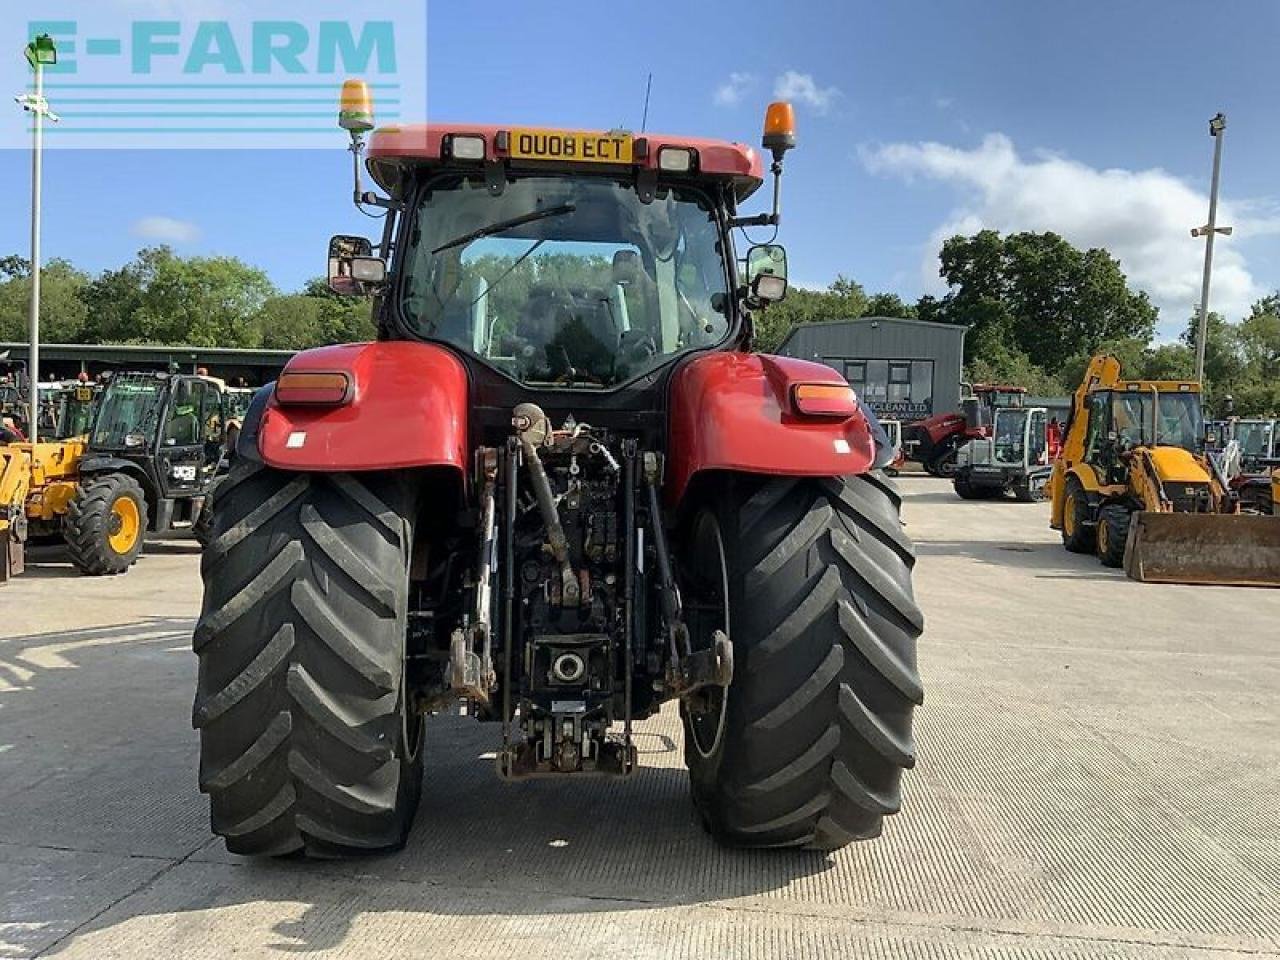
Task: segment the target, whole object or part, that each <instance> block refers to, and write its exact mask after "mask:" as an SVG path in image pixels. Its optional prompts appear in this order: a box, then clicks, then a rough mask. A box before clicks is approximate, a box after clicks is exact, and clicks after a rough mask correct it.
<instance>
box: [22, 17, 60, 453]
mask: <svg viewBox="0 0 1280 960" xmlns="http://www.w3.org/2000/svg"><path fill="white" fill-rule="evenodd" d="M26 55H27V62H28V63H29V64H31V69H32V70H34V71H35V74H36V88H35V93H34V94H23V95H22V96H20V97H17V98H16V99H17V101H18V103H19V104H20V105H21V106H22V109H23V110H25V111H27V112H28V113H30V114H32V115H33V117H34V123H35V139H34V142H33V147H32V151H31V315H30V317H29V318H28V335H29V337H30V340H31V354H30V356H29V357H28V359H27V379H28V381H29V382H30V390H31V396H30V406H29V407H28V410H27V419H28V423H29V426H28V428H27V432H28V435H29V436H28V439H30V441H31V442H32V443H35V442H36V440H37V438H38V433H39V430H40V427H39V424H40V192H41V186H42V184H41V177H42V174H43V158H44V157H43V155H44V121H45V118H46V117H47V118H48V119H49V120H50V121H52V122H53V123H57V122H58V118H57V116H56V115H55V114H54V113H53V112H52V111H50V109H49V104H48V102H47V101H46V100H45V98H44V68H45V67H48V66H53V65H54V64H56V63H57V62H58V48H57V47H56V46H55V45H54V43H53V38H52V37H50V36H49V35H48V34H47V33H43V34H41V35H40V36H38V37H36V38H35V39H34V40H32V41H31V42H30V43H29V44H27V48H26Z"/></svg>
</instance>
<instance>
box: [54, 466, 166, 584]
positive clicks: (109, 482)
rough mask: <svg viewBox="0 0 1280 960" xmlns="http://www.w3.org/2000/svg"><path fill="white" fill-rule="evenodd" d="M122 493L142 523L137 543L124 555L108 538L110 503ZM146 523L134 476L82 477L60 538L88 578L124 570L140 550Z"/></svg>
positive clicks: (144, 502)
mask: <svg viewBox="0 0 1280 960" xmlns="http://www.w3.org/2000/svg"><path fill="white" fill-rule="evenodd" d="M122 496H127V497H131V498H132V499H133V500H134V502H135V505H136V506H137V508H138V516H139V520H140V522H141V527H140V528H139V530H138V540H137V542H136V543H135V544H134V545H133V548H132V549H130V550H129V551H128V552H127V553H123V554H121V553H116V552H115V550H114V549H112V547H111V544H110V543H109V542H108V540H107V537H108V535H109V526H108V525H109V524H110V520H111V506H112V504H114V503H115V502H116V501H117V500H118V499H119V498H120V497H122ZM146 522H147V497H146V494H145V493H144V492H143V490H142V485H141V484H140V483H138V481H137V480H135V479H134V478H133V477H130V476H127V475H126V474H122V473H114V474H108V475H106V476H102V477H97V478H93V479H86V480H84V481H83V482H81V484H80V486H79V487H78V488H77V489H76V492H75V495H74V496H73V497H72V498H71V500H70V502H69V503H68V504H67V514H66V517H65V518H64V520H63V539H64V540H65V541H66V544H67V552H68V553H69V554H70V556H71V562H72V564H73V565H74V566H75V568H76V569H77V570H79V571H80V572H81V573H83V574H86V575H88V576H91V577H101V576H108V575H111V574H117V573H124V572H125V571H126V570H128V569H129V568H130V567H131V566H133V564H134V563H135V562H136V561H137V559H138V555H139V554H141V553H142V545H143V541H144V540H145V539H146V536H145V535H146Z"/></svg>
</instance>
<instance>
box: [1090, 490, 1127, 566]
mask: <svg viewBox="0 0 1280 960" xmlns="http://www.w3.org/2000/svg"><path fill="white" fill-rule="evenodd" d="M1131 518H1132V514H1131V513H1130V512H1129V508H1128V507H1126V506H1124V505H1123V504H1119V503H1108V504H1107V505H1106V506H1104V507H1103V508H1102V509H1101V510H1100V511H1098V559H1099V560H1101V561H1102V565H1103V566H1104V567H1120V566H1123V565H1124V547H1125V543H1126V541H1127V540H1128V538H1129V521H1130V519H1131Z"/></svg>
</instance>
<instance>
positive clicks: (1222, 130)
mask: <svg viewBox="0 0 1280 960" xmlns="http://www.w3.org/2000/svg"><path fill="white" fill-rule="evenodd" d="M1226 130H1227V115H1226V114H1225V113H1218V114H1217V115H1215V116H1214V118H1213V119H1212V120H1210V121H1209V136H1211V137H1213V140H1214V144H1213V180H1212V183H1211V184H1210V186H1209V222H1208V223H1206V224H1205V225H1204V226H1203V227H1193V228H1192V229H1191V236H1193V237H1204V238H1206V239H1205V243H1204V280H1203V281H1202V282H1201V285H1200V326H1199V328H1198V330H1197V333H1196V379H1197V380H1199V381H1201V382H1202V383H1203V382H1204V348H1205V341H1207V340H1208V339H1209V279H1210V277H1212V275H1213V238H1214V237H1215V236H1216V235H1217V234H1219V233H1221V234H1223V235H1224V236H1228V237H1229V236H1231V228H1230V227H1220V226H1218V174H1219V173H1220V172H1221V170H1222V140H1223V137H1224V136H1225V135H1226Z"/></svg>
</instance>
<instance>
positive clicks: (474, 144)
mask: <svg viewBox="0 0 1280 960" xmlns="http://www.w3.org/2000/svg"><path fill="white" fill-rule="evenodd" d="M449 155H450V156H451V157H453V159H455V160H483V159H484V137H478V136H470V135H466V134H461V133H455V134H454V135H453V136H451V137H450V138H449Z"/></svg>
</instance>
